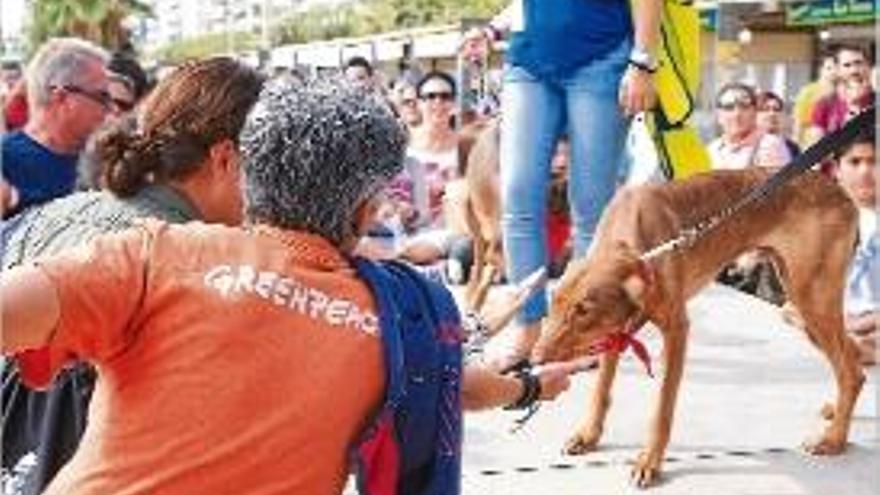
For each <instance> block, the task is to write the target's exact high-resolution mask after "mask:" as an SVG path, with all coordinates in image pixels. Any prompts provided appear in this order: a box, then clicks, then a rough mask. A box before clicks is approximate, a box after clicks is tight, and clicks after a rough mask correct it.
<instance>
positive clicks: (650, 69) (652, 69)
mask: <svg viewBox="0 0 880 495" xmlns="http://www.w3.org/2000/svg"><path fill="white" fill-rule="evenodd" d="M627 63H628V64H629V65H632V66H633V67H635V68H636V69H639V70H640V71H642V72H647V73H648V74H653V73H655V72H657V68H656V67H651V66H649V65H647V64H643V63H641V62H636V61H635V60H632V59H630V60H628V61H627Z"/></svg>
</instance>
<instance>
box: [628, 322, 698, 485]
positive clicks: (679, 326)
mask: <svg viewBox="0 0 880 495" xmlns="http://www.w3.org/2000/svg"><path fill="white" fill-rule="evenodd" d="M664 327H665V328H664ZM661 329H662V330H663V365H664V370H663V382H662V384H661V385H660V392H659V396H658V398H657V402H656V406H655V410H654V416H653V417H652V418H651V423H650V425H649V432H648V442H647V444H646V445H645V448H644V449H643V450H642V452H641V453H640V454H639V456H638V458H637V459H636V461H635V465H634V466H633V470H632V480H633V482H634V483H635V484H636V485H637V486H638V487H639V488H646V487H647V486H648V485H650V484H651V483H653V482H654V481H655V480H656V479H657V477H658V476H659V474H660V467H661V464H662V463H663V456H664V454H665V453H666V446H667V445H668V444H669V434H670V431H671V429H672V419H673V416H674V414H675V401H676V397H677V396H678V387H679V384H680V383H681V376H682V372H683V370H684V357H685V349H686V346H687V333H688V325H687V320H686V317H684V316H682V317H681V318H679V319H678V321H676V323H674V324H672V325H669V326H663V327H661Z"/></svg>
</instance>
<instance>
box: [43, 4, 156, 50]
mask: <svg viewBox="0 0 880 495" xmlns="http://www.w3.org/2000/svg"><path fill="white" fill-rule="evenodd" d="M31 8H32V13H33V17H32V22H31V27H30V33H29V36H28V37H29V41H30V45H31V48H32V49H33V48H35V47H37V46H39V45H40V44H41V43H42V42H43V41H45V40H46V39H48V38H51V37H55V36H77V37H80V38H85V39H88V40H91V41H94V42H95V43H98V44H100V45H102V46H104V47H106V48H108V49H111V50H118V49H120V48H124V47H126V46H127V45H128V44H129V33H128V30H127V29H125V27H124V26H123V25H122V23H123V21H124V20H125V19H126V18H127V17H128V16H130V15H133V14H141V15H152V10H151V9H150V6H149V5H147V4H146V3H145V2H143V1H140V0H34V1H33V2H32V3H31Z"/></svg>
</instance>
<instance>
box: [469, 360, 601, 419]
mask: <svg viewBox="0 0 880 495" xmlns="http://www.w3.org/2000/svg"><path fill="white" fill-rule="evenodd" d="M588 367H589V363H588V362H587V361H569V362H565V363H549V364H546V365H542V366H541V367H540V368H537V369H536V371H535V372H533V373H535V376H536V378H537V381H538V383H539V384H540V388H539V390H538V392H539V394H538V396H537V397H536V398H535V400H553V399H555V398H556V397H557V396H559V394H561V393H562V392H564V391H566V390H568V387H569V385H570V380H569V376H570V375H571V374H573V373H577V372H579V371H583V370H585V369H587V368H588ZM527 392H528V391H527V389H526V384H525V381H524V380H523V379H521V378H519V377H517V376H516V375H513V374H501V373H498V372H497V371H493V370H490V369H488V368H486V367H484V366H481V365H477V364H473V365H468V366H465V368H464V377H463V380H462V386H461V403H462V407H463V408H464V409H465V410H466V411H477V410H480V409H491V408H496V407H504V406H509V405H512V404H516V403H517V402H520V401H521V400H522V399H523V395H524V394H526V393H527Z"/></svg>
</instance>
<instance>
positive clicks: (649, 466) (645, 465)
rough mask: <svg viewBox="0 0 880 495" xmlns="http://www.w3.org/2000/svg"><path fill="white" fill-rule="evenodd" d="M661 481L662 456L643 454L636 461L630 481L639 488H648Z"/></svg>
mask: <svg viewBox="0 0 880 495" xmlns="http://www.w3.org/2000/svg"><path fill="white" fill-rule="evenodd" d="M659 479H660V456H659V455H652V454H650V453H648V452H642V453H640V454H639V456H638V457H637V458H636V460H635V464H634V465H633V468H632V473H631V474H630V480H631V481H632V483H633V484H634V485H635V486H637V487H639V488H648V487H649V486H651V485H653V484H655V483H656V482H657V481H659Z"/></svg>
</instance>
